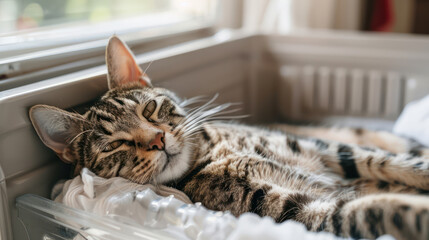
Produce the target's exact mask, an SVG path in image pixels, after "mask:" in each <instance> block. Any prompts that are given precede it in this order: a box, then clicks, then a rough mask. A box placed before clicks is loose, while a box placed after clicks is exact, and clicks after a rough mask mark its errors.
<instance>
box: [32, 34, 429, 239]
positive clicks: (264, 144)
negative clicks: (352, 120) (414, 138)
mask: <svg viewBox="0 0 429 240" xmlns="http://www.w3.org/2000/svg"><path fill="white" fill-rule="evenodd" d="M106 62H107V66H108V86H109V91H108V92H107V93H106V94H104V95H103V96H102V97H101V98H100V99H99V100H98V101H97V102H96V103H95V104H94V105H93V106H92V107H90V108H89V110H88V111H87V112H86V113H85V114H83V115H80V114H77V113H71V112H67V111H64V110H61V109H58V108H56V107H52V106H46V105H36V106H34V107H32V108H31V110H30V118H31V121H32V123H33V125H34V127H35V129H36V132H37V133H38V135H39V136H40V138H41V140H42V141H43V142H44V143H45V144H46V145H47V146H48V147H50V148H51V149H52V150H54V151H55V152H56V153H57V154H58V156H59V157H60V158H61V159H62V160H63V161H65V162H67V163H71V164H74V165H75V174H78V173H79V172H80V170H81V169H82V168H83V167H87V168H89V169H90V170H91V171H93V172H94V173H96V174H98V175H99V176H101V177H105V178H109V177H115V176H121V177H124V178H127V179H129V180H131V181H134V182H137V183H147V182H151V183H156V184H167V185H170V186H174V187H176V188H177V189H179V190H182V191H184V192H185V193H186V194H187V195H188V196H189V197H190V198H191V199H192V201H194V202H201V203H202V204H203V205H204V206H206V207H207V208H210V209H213V210H219V211H230V212H231V213H232V214H234V215H236V216H238V215H240V214H242V213H244V212H253V213H256V214H258V215H260V216H270V217H272V218H273V219H274V220H275V221H277V222H283V221H286V220H289V219H292V220H295V221H298V222H302V223H303V224H305V226H307V228H308V229H310V230H312V231H329V232H333V233H335V234H337V235H339V236H344V237H353V238H376V237H378V236H380V235H383V234H391V235H393V236H394V237H396V238H397V239H429V197H428V196H427V195H425V194H427V192H428V190H429V158H425V157H424V156H422V155H425V153H426V152H427V150H422V151H414V152H411V153H407V152H406V151H407V147H408V141H406V140H405V139H402V138H399V137H396V136H393V135H392V134H389V133H386V132H384V133H383V132H371V131H367V130H362V129H356V130H353V129H323V128H298V127H292V126H288V125H279V126H275V128H276V129H274V130H268V129H264V128H257V127H251V126H246V125H242V124H237V123H222V122H211V121H210V120H213V119H216V118H217V117H216V116H218V114H219V113H220V112H221V111H222V110H224V109H225V108H226V107H228V105H220V106H213V105H212V103H211V102H208V103H206V104H204V105H203V106H201V107H199V108H195V109H188V108H187V106H188V105H189V104H190V103H192V102H195V101H196V100H195V99H191V100H185V101H182V100H181V99H180V98H178V97H177V96H176V95H175V94H174V93H172V92H171V91H169V90H167V89H163V88H156V87H153V86H152V84H151V81H150V79H149V77H148V76H147V75H146V74H145V73H144V72H143V71H142V70H141V69H140V68H139V66H138V65H137V64H136V61H135V59H134V57H133V54H132V53H131V52H130V50H129V49H128V47H127V46H126V45H125V44H124V43H123V42H122V41H121V40H119V39H118V38H117V37H112V38H111V39H110V41H109V44H108V46H107V50H106ZM190 87H191V86H190ZM298 136H299V137H298ZM315 137H317V138H315ZM323 138H325V140H322V139H323ZM326 139H329V140H326ZM339 140H342V141H341V142H340V141H339ZM358 144H362V145H367V146H362V145H358ZM368 145H369V146H373V147H368Z"/></svg>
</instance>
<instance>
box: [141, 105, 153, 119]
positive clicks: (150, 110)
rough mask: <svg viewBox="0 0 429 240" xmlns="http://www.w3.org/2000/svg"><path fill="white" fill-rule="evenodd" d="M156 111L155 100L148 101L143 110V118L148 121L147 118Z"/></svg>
mask: <svg viewBox="0 0 429 240" xmlns="http://www.w3.org/2000/svg"><path fill="white" fill-rule="evenodd" d="M155 109H156V102H155V100H152V101H150V102H149V103H148V104H147V105H146V107H145V108H144V110H143V113H142V114H143V117H145V118H146V119H148V120H149V118H150V117H151V116H152V114H153V112H155Z"/></svg>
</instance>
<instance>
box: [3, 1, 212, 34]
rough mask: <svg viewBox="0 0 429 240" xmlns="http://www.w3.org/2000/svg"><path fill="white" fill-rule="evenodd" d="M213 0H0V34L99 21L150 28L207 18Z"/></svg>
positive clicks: (112, 25) (114, 25)
mask: <svg viewBox="0 0 429 240" xmlns="http://www.w3.org/2000/svg"><path fill="white" fill-rule="evenodd" d="M215 3H216V1H215V0H0V35H1V34H11V33H16V32H19V31H26V30H27V31H28V30H37V29H40V28H48V29H50V28H56V29H59V30H64V28H67V27H71V26H88V25H99V24H100V23H101V24H102V29H104V30H106V28H107V29H116V28H118V29H120V28H121V27H127V26H129V25H130V24H131V25H138V26H141V27H150V26H156V25H164V24H168V23H174V22H180V21H189V20H207V19H208V18H211V17H212V16H213V10H214V8H215ZM118 20H119V22H118ZM113 21H115V22H116V23H112V22H113Z"/></svg>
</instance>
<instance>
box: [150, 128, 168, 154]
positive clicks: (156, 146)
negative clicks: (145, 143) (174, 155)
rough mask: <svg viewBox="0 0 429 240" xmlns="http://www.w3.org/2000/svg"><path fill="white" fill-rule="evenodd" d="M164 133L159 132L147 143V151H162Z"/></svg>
mask: <svg viewBox="0 0 429 240" xmlns="http://www.w3.org/2000/svg"><path fill="white" fill-rule="evenodd" d="M164 146H165V144H164V132H159V133H157V134H156V135H155V137H154V138H153V139H152V140H151V141H150V142H149V150H164Z"/></svg>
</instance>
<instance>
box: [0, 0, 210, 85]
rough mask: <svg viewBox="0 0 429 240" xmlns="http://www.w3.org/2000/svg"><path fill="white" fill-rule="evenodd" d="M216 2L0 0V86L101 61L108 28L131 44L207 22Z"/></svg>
mask: <svg viewBox="0 0 429 240" xmlns="http://www.w3.org/2000/svg"><path fill="white" fill-rule="evenodd" d="M216 8H217V1H216V0H0V91H1V90H4V88H3V87H2V84H3V86H4V85H5V83H6V82H7V83H8V84H9V83H11V82H14V83H16V84H12V85H13V86H12V85H11V86H12V87H14V86H19V85H23V84H26V83H29V81H22V79H21V78H22V75H24V74H29V73H32V74H33V75H32V79H33V80H31V81H38V80H41V79H43V78H46V77H47V76H53V75H55V74H58V73H60V72H61V73H67V72H71V71H76V70H79V69H83V68H85V67H90V66H94V65H101V64H102V63H103V61H104V60H103V57H102V55H103V54H104V47H105V44H106V41H107V38H108V37H109V36H111V35H112V34H117V35H120V36H121V37H123V38H125V40H127V41H130V42H131V45H134V46H136V45H138V44H139V42H141V41H144V40H145V38H146V39H147V38H154V37H159V36H162V35H163V34H164V35H172V34H177V33H180V32H186V31H193V30H195V29H201V28H207V27H208V26H211V25H213V23H214V19H215V14H216ZM169 41H170V42H171V40H169ZM178 41H179V40H178ZM173 42H174V41H173ZM82 60H85V61H86V62H85V61H82ZM53 67H56V68H55V69H56V70H55V69H53ZM46 72H49V73H50V74H48V75H46ZM16 78H18V80H19V81H21V83H19V84H17V83H18V80H17V79H16ZM6 85H7V84H6ZM11 86H9V87H6V88H10V87H11Z"/></svg>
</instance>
